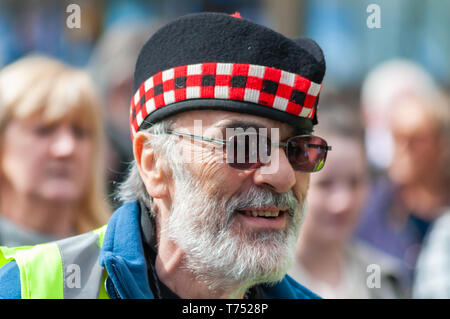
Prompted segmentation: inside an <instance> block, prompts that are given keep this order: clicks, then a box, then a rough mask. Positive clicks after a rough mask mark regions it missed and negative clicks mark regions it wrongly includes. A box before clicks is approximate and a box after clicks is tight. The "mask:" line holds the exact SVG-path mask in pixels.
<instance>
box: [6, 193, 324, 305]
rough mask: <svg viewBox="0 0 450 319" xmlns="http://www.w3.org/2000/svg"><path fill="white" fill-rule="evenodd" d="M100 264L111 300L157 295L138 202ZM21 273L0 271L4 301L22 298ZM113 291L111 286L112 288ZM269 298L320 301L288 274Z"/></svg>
mask: <svg viewBox="0 0 450 319" xmlns="http://www.w3.org/2000/svg"><path fill="white" fill-rule="evenodd" d="M99 263H100V265H101V266H102V267H105V268H106V271H107V272H108V275H109V278H110V280H109V282H108V281H107V285H108V284H109V285H113V288H114V289H109V290H108V291H114V294H112V295H111V294H110V297H111V298H114V297H118V296H120V297H121V298H135V299H141V298H149V299H153V298H154V296H153V294H152V292H151V290H150V287H149V284H148V275H147V265H146V261H145V258H144V252H143V244H142V239H141V231H140V210H139V206H138V204H137V202H132V203H126V204H124V205H122V206H121V207H120V208H119V209H117V210H116V211H115V212H114V214H113V215H112V217H111V219H110V221H109V223H108V227H107V230H106V234H105V238H104V241H103V246H102V249H101V251H100V256H99ZM20 287H21V286H20V273H19V268H18V266H17V264H16V262H15V261H11V262H9V263H7V264H6V265H5V266H3V267H2V268H1V269H0V298H7V299H20V298H21V288H20ZM110 288H111V287H110ZM263 291H264V295H265V296H267V298H269V299H316V298H319V297H318V296H317V295H316V294H314V293H313V292H311V291H310V290H308V289H307V288H305V287H303V286H302V285H300V284H298V283H297V282H296V281H295V280H294V279H292V278H291V277H289V276H288V275H286V276H285V277H284V278H283V280H282V281H281V282H279V283H277V284H276V285H272V286H263Z"/></svg>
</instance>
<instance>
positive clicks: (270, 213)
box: [237, 209, 286, 219]
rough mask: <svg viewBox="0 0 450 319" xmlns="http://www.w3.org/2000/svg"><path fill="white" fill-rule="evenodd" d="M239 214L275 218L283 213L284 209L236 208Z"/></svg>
mask: <svg viewBox="0 0 450 319" xmlns="http://www.w3.org/2000/svg"><path fill="white" fill-rule="evenodd" d="M237 212H238V213H239V214H242V215H246V216H251V217H262V218H268V219H271V218H276V217H278V216H281V215H283V214H284V213H285V212H286V211H285V210H260V209H259V210H237Z"/></svg>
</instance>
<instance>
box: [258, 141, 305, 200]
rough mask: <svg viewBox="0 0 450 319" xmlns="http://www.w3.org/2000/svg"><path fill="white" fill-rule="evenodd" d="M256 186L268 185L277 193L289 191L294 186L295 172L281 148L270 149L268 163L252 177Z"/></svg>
mask: <svg viewBox="0 0 450 319" xmlns="http://www.w3.org/2000/svg"><path fill="white" fill-rule="evenodd" d="M253 181H254V183H255V184H256V185H266V186H267V185H268V186H269V187H270V188H272V189H273V190H275V191H276V192H278V193H284V192H287V191H289V190H290V189H291V188H292V187H293V186H294V185H295V182H296V180H295V171H294V169H293V168H292V166H291V164H290V163H289V161H288V159H287V156H286V153H285V152H284V150H282V149H281V148H274V149H272V154H271V156H270V162H269V163H267V164H266V165H264V166H262V167H261V168H260V169H258V170H257V171H256V172H255V174H254V177H253Z"/></svg>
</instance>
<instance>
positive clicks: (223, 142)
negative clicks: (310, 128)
mask: <svg viewBox="0 0 450 319" xmlns="http://www.w3.org/2000/svg"><path fill="white" fill-rule="evenodd" d="M166 133H167V134H170V135H176V136H182V137H189V138H193V139H196V140H201V141H205V142H211V143H216V144H219V145H225V146H228V143H230V142H231V141H232V139H233V138H235V137H236V136H239V135H247V136H248V135H257V136H258V137H266V138H267V139H269V140H270V138H269V137H268V136H265V135H261V134H258V133H256V132H243V133H237V134H234V135H232V136H230V137H229V139H228V140H220V139H216V138H212V137H205V136H199V135H192V134H188V133H182V132H178V131H174V130H167V131H166ZM298 137H315V138H319V139H321V140H323V141H324V142H325V144H326V145H317V144H309V145H308V146H309V147H315V148H320V149H325V150H326V151H327V153H328V151H331V146H329V145H328V144H327V142H326V141H325V140H324V139H323V138H321V137H319V136H315V135H311V134H303V135H295V136H292V137H290V138H288V139H287V140H286V142H278V143H272V142H271V143H270V145H271V147H281V148H283V150H284V151H285V153H286V156H287V158H288V160H289V153H288V146H289V143H290V141H291V140H292V139H294V138H298ZM327 153H325V157H324V159H323V160H322V163H318V165H316V168H315V169H314V170H313V171H303V170H299V169H295V168H294V166H293V164H292V163H291V162H290V161H289V163H290V164H291V166H292V167H293V168H294V170H296V171H300V172H307V173H314V172H318V171H320V170H321V169H322V167H323V166H324V164H325V160H326V157H327ZM319 164H321V165H319ZM228 165H230V166H231V167H232V168H234V169H239V170H257V169H259V168H260V167H261V166H264V165H266V164H265V163H262V165H261V166H260V167H257V168H238V167H235V166H233V165H231V163H228Z"/></svg>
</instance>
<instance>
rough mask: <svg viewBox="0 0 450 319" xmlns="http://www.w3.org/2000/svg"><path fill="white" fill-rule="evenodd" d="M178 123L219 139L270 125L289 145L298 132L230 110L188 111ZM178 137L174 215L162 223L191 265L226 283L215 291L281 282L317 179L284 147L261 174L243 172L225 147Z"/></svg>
mask: <svg viewBox="0 0 450 319" xmlns="http://www.w3.org/2000/svg"><path fill="white" fill-rule="evenodd" d="M194 119H195V120H196V121H199V120H201V127H199V125H198V124H199V122H196V124H197V125H196V126H195V125H194ZM174 123H175V126H174V127H173V128H172V129H174V130H175V131H178V132H183V133H187V134H194V135H201V136H204V137H209V138H217V139H227V128H228V129H232V128H244V129H248V127H255V129H256V131H259V130H260V129H261V128H262V129H264V128H265V129H267V135H269V137H271V138H272V139H273V138H275V136H271V133H273V132H275V130H276V131H277V132H278V135H279V139H280V140H281V141H284V140H286V139H287V138H289V137H291V136H293V135H295V132H294V129H293V128H292V127H291V126H289V125H288V124H285V123H281V122H278V121H274V120H270V119H266V118H263V117H259V116H253V115H247V114H238V113H233V112H224V111H201V112H198V111H192V112H185V113H182V114H180V115H178V116H177V117H176V118H175V119H174ZM271 129H272V130H271ZM274 129H275V130H274ZM171 138H174V139H175V143H176V146H175V148H176V149H177V150H178V151H179V152H181V153H180V156H179V157H177V159H178V161H176V160H175V159H174V158H171V159H170V160H171V161H173V162H176V164H174V165H173V166H174V170H173V171H172V174H171V178H170V179H169V180H168V183H169V184H170V185H168V188H169V193H170V195H169V198H170V199H171V203H170V206H171V211H170V214H169V216H168V217H167V218H166V219H164V218H161V219H160V224H161V226H162V229H163V230H164V229H166V230H167V232H168V234H169V237H170V238H171V239H172V240H173V241H174V242H175V243H176V244H177V245H178V246H180V247H181V248H182V250H183V251H184V252H185V262H186V266H187V267H189V268H190V269H191V270H192V271H194V272H196V273H197V274H199V275H202V276H204V277H208V276H205V274H207V275H209V277H211V278H215V279H220V278H222V279H223V280H219V281H217V280H215V281H211V280H209V284H210V286H218V285H221V286H223V285H225V284H226V283H227V280H228V282H236V281H239V282H252V283H253V284H254V283H255V282H268V281H277V280H280V279H281V278H282V277H283V275H284V274H285V273H286V271H287V269H288V267H289V266H290V263H291V262H292V258H293V252H294V248H295V242H296V238H297V233H298V230H299V227H300V224H301V220H302V208H303V203H304V199H305V197H306V191H307V187H308V183H309V174H308V173H302V172H296V171H294V170H293V169H292V166H291V165H290V163H289V162H288V160H287V158H286V154H285V153H284V151H283V150H282V149H280V148H274V149H272V154H271V161H270V163H268V164H267V165H265V166H263V167H261V168H260V169H257V170H238V169H235V168H232V167H231V166H230V165H228V164H227V163H226V155H225V154H224V153H223V151H222V148H218V149H217V148H214V147H213V146H212V145H211V143H209V142H201V141H200V142H194V141H193V140H191V139H189V138H185V137H177V136H171ZM180 159H181V160H180ZM174 160H175V161H174ZM269 215H270V216H269ZM205 280H206V281H208V280H207V279H206V278H205Z"/></svg>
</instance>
